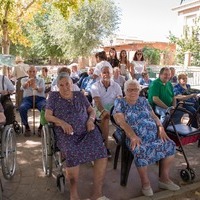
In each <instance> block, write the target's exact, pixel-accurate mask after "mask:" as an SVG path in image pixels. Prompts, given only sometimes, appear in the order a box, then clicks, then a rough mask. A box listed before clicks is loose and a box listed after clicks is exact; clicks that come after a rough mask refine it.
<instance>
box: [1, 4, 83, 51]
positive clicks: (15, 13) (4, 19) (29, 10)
mask: <svg viewBox="0 0 200 200" xmlns="http://www.w3.org/2000/svg"><path fill="white" fill-rule="evenodd" d="M81 2H83V0H59V1H53V0H26V1H24V0H18V1H15V0H0V26H1V31H0V37H1V39H2V53H3V54H9V50H10V43H11V42H12V43H14V44H22V45H24V46H30V42H29V40H28V39H27V38H26V36H25V35H24V33H23V30H22V28H23V27H24V26H25V25H26V24H27V23H28V22H29V21H30V20H31V19H32V18H33V16H34V14H35V13H38V12H41V13H42V12H45V11H46V10H45V7H43V5H44V3H50V4H54V5H55V6H56V7H57V8H58V9H60V11H61V13H62V14H63V16H64V17H68V16H69V14H70V12H72V11H73V10H74V9H77V8H78V5H80V4H81ZM64 10H65V12H64Z"/></svg>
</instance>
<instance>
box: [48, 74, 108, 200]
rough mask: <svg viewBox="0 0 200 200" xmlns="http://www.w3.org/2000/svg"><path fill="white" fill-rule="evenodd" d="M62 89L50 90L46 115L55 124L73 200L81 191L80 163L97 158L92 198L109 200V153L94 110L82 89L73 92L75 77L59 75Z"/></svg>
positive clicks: (58, 82) (95, 160)
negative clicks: (105, 185) (105, 182)
mask: <svg viewBox="0 0 200 200" xmlns="http://www.w3.org/2000/svg"><path fill="white" fill-rule="evenodd" d="M57 85H58V88H59V91H55V92H51V93H50V95H49V98H48V100H47V105H46V110H45V118H46V120H47V121H49V122H53V123H54V124H55V128H54V130H55V133H56V139H57V145H58V147H59V149H60V150H61V152H62V153H63V155H64V156H65V158H66V166H67V167H66V174H67V178H68V180H69V189H70V200H80V197H79V194H78V177H79V165H80V164H83V163H86V162H91V161H94V187H93V194H92V197H91V200H108V198H106V197H105V196H102V186H103V180H104V176H105V171H106V165H107V152H106V148H105V146H104V144H103V139H102V136H101V133H100V132H99V129H98V128H97V127H96V126H95V125H94V120H95V112H94V110H93V108H92V106H91V105H90V103H89V102H88V100H87V99H86V97H85V96H84V95H83V94H82V92H79V91H72V80H71V78H70V77H69V75H68V74H66V73H60V74H59V75H58V78H57Z"/></svg>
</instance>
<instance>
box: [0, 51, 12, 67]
mask: <svg viewBox="0 0 200 200" xmlns="http://www.w3.org/2000/svg"><path fill="white" fill-rule="evenodd" d="M0 65H5V66H7V67H14V65H15V56H13V55H8V54H0Z"/></svg>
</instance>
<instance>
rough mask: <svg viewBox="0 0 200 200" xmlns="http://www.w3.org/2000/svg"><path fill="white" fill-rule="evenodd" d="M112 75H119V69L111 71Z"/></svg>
mask: <svg viewBox="0 0 200 200" xmlns="http://www.w3.org/2000/svg"><path fill="white" fill-rule="evenodd" d="M113 75H114V77H119V75H120V70H119V69H115V70H114V71H113Z"/></svg>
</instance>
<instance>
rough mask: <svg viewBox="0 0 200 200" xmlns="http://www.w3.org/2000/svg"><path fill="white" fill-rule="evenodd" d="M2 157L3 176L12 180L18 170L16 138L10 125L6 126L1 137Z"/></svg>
mask: <svg viewBox="0 0 200 200" xmlns="http://www.w3.org/2000/svg"><path fill="white" fill-rule="evenodd" d="M1 157H2V159H1V163H2V173H3V176H4V178H5V179H11V178H12V177H13V175H14V173H15V168H16V137H15V131H14V129H13V128H12V127H11V126H10V125H7V126H5V128H4V130H3V133H2V136H1Z"/></svg>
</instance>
